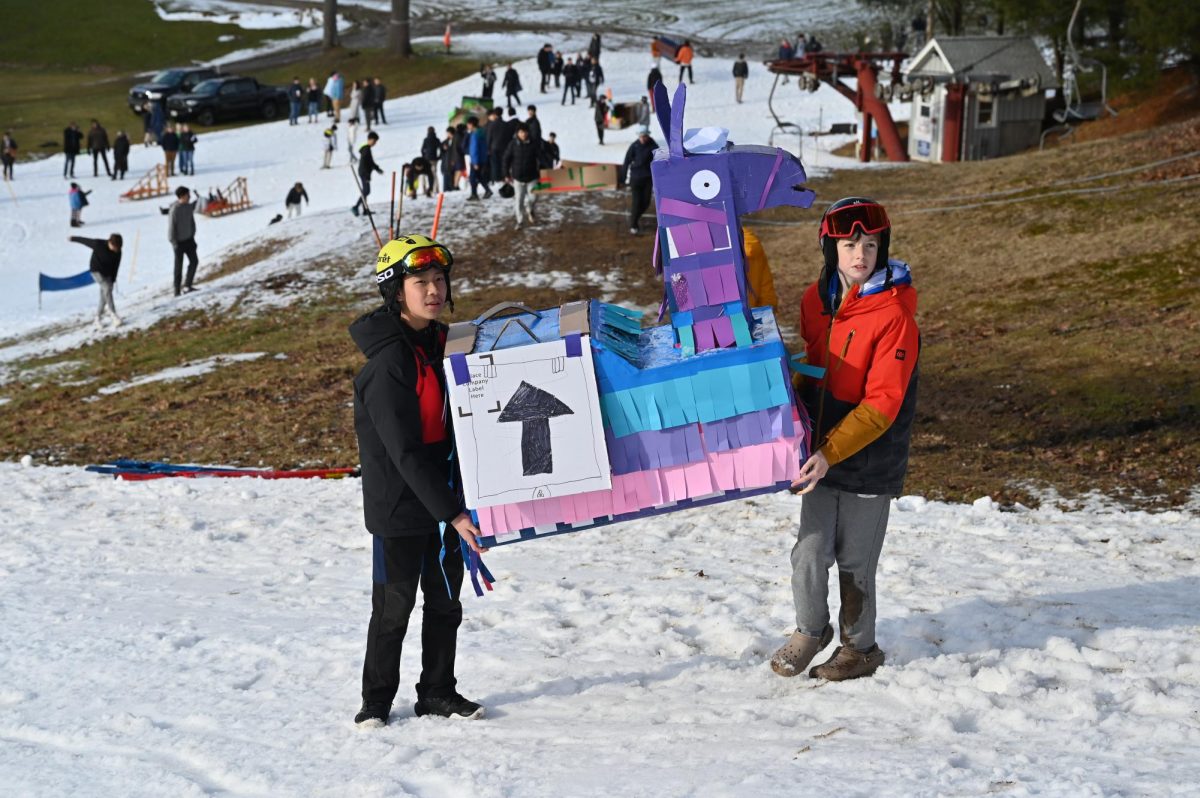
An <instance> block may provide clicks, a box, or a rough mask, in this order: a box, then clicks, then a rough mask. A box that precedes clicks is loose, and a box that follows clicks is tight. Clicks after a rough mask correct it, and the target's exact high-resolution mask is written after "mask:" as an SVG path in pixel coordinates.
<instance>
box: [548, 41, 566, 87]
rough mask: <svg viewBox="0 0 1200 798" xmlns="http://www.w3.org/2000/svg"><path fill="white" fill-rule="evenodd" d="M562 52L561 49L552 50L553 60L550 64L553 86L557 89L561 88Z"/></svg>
mask: <svg viewBox="0 0 1200 798" xmlns="http://www.w3.org/2000/svg"><path fill="white" fill-rule="evenodd" d="M563 65H564V61H563V54H562V50H555V51H554V61H553V62H552V64H551V67H550V71H551V72H552V73H553V74H554V88H555V90H558V89H560V88H562V73H563Z"/></svg>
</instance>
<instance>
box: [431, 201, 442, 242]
mask: <svg viewBox="0 0 1200 798" xmlns="http://www.w3.org/2000/svg"><path fill="white" fill-rule="evenodd" d="M444 199H446V194H445V192H443V191H439V192H438V201H437V207H436V208H434V209H433V229H432V230H430V231H429V237H430V238H432V239H433V240H435V241H436V240H437V231H438V222H440V221H441V220H442V200H444Z"/></svg>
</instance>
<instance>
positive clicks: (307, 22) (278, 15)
mask: <svg viewBox="0 0 1200 798" xmlns="http://www.w3.org/2000/svg"><path fill="white" fill-rule="evenodd" d="M154 10H155V11H156V12H158V16H159V18H160V19H163V20H166V21H167V22H213V23H217V24H221V25H237V26H238V27H239V28H244V29H246V30H276V29H279V28H320V27H321V25H322V22H323V20H324V18H325V15H324V13H323V12H322V11H321V10H320V9H318V8H315V7H314V8H288V7H286V6H268V5H255V4H254V3H242V2H233V0H163V2H159V3H155V5H154Z"/></svg>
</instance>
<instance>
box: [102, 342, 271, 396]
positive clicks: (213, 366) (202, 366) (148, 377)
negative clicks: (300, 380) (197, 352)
mask: <svg viewBox="0 0 1200 798" xmlns="http://www.w3.org/2000/svg"><path fill="white" fill-rule="evenodd" d="M266 354H267V353H266V352H238V353H235V354H229V355H213V356H212V357H206V358H203V359H202V360H193V361H191V362H190V363H185V364H183V365H182V366H172V367H170V368H165V369H162V370H161V371H156V372H154V373H153V374H143V375H142V376H141V377H134V378H133V379H132V380H129V381H127V382H114V383H113V384H111V385H105V386H104V387H103V388H101V389H100V390H99V391H97V393H100V394H104V395H108V394H113V393H120V392H121V391H127V390H129V389H130V388H137V387H139V386H141V385H149V384H150V383H152V382H175V381H176V380H186V379H187V378H189V377H202V376H204V375H205V374H208V373H210V372H213V371H216V370H217V369H219V368H220V367H221V366H227V365H229V364H231V363H243V362H247V361H250V360H258V359H259V358H260V357H265V356H266Z"/></svg>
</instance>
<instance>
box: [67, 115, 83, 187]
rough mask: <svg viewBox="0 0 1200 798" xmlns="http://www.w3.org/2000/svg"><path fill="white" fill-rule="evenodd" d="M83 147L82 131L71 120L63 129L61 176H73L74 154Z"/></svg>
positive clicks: (77, 153)
mask: <svg viewBox="0 0 1200 798" xmlns="http://www.w3.org/2000/svg"><path fill="white" fill-rule="evenodd" d="M82 147H83V132H82V131H80V129H79V125H77V124H75V123H74V122H72V123H71V124H69V125H67V126H66V127H65V128H64V129H63V155H64V156H65V158H64V159H63V177H64V178H67V177H70V178H74V177H75V156H77V155H79V151H80V149H82Z"/></svg>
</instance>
